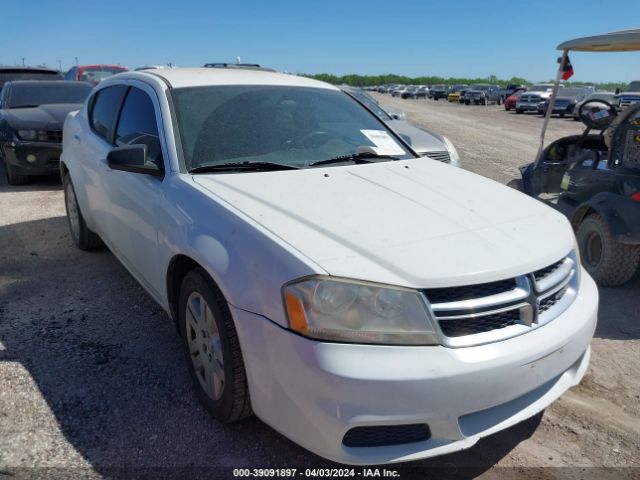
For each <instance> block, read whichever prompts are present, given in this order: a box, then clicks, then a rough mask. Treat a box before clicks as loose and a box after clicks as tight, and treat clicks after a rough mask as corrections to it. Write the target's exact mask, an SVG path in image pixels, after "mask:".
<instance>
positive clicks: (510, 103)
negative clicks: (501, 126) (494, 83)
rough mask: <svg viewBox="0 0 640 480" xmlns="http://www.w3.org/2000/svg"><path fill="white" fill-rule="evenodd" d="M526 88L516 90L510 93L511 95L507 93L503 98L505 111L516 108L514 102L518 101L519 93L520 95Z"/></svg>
mask: <svg viewBox="0 0 640 480" xmlns="http://www.w3.org/2000/svg"><path fill="white" fill-rule="evenodd" d="M526 91H527V90H526V88H525V89H522V90H518V91H516V92H515V93H512V94H511V95H509V96H508V97H507V98H505V99H504V109H505V110H506V111H509V110H513V109H514V108H516V103H517V101H518V99H519V98H520V95H522V94H523V93H524V92H526Z"/></svg>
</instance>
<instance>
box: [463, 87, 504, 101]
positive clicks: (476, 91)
mask: <svg viewBox="0 0 640 480" xmlns="http://www.w3.org/2000/svg"><path fill="white" fill-rule="evenodd" d="M500 101H501V93H500V87H498V86H497V85H487V84H475V85H469V88H468V89H467V90H466V91H465V92H464V104H465V105H470V104H472V103H473V104H475V105H488V104H490V103H496V104H498V105H500Z"/></svg>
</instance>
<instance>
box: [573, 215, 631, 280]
mask: <svg viewBox="0 0 640 480" xmlns="http://www.w3.org/2000/svg"><path fill="white" fill-rule="evenodd" d="M576 237H577V239H578V247H579V248H580V256H581V257H582V265H583V266H584V268H585V269H586V270H587V272H589V274H590V275H591V276H592V277H593V279H594V280H595V281H596V283H597V284H598V285H600V286H603V287H616V286H618V285H623V284H625V283H626V282H628V281H629V280H630V279H631V277H633V275H634V274H635V272H636V269H637V268H638V261H639V260H640V246H638V245H625V244H623V243H620V242H617V241H616V240H615V239H614V238H613V236H612V235H611V232H610V230H609V226H608V225H607V222H606V221H605V220H604V219H603V218H602V217H601V216H600V215H598V214H596V213H594V214H591V215H589V216H588V217H587V218H586V219H584V220H583V221H582V223H581V224H580V226H579V227H578V233H577V235H576Z"/></svg>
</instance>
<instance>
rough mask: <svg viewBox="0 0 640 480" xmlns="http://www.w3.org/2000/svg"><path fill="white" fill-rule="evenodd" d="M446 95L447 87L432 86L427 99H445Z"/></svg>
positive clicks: (447, 93) (447, 92)
mask: <svg viewBox="0 0 640 480" xmlns="http://www.w3.org/2000/svg"><path fill="white" fill-rule="evenodd" d="M447 95H449V87H447V86H446V85H434V86H433V87H431V90H430V91H429V97H430V98H432V99H433V100H439V99H441V98H447Z"/></svg>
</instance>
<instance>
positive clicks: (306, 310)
mask: <svg viewBox="0 0 640 480" xmlns="http://www.w3.org/2000/svg"><path fill="white" fill-rule="evenodd" d="M283 294H284V303H285V309H286V311H287V316H288V319H289V327H290V328H291V330H293V331H295V332H298V333H300V334H302V335H304V336H306V337H311V338H315V339H319V340H333V341H338V342H349V343H376V344H385V345H433V344H437V343H439V342H438V337H437V335H436V331H435V328H434V326H433V321H432V320H431V316H430V314H429V311H428V309H427V306H426V303H425V301H424V300H423V297H422V295H421V294H420V293H419V292H417V291H415V290H411V289H408V288H401V287H392V286H384V285H379V284H373V283H367V282H359V281H354V280H343V279H333V278H311V279H305V280H300V281H297V282H294V283H290V284H288V285H285V286H284V288H283Z"/></svg>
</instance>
